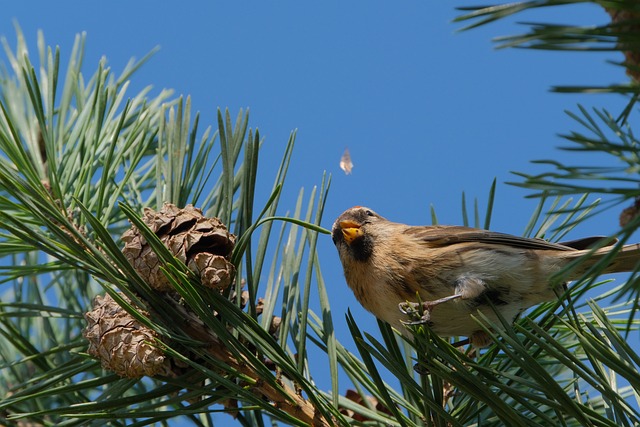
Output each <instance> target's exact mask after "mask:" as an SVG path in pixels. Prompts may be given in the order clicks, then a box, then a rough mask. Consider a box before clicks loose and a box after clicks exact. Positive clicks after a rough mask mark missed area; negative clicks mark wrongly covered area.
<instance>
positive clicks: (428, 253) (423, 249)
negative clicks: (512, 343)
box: [331, 206, 640, 348]
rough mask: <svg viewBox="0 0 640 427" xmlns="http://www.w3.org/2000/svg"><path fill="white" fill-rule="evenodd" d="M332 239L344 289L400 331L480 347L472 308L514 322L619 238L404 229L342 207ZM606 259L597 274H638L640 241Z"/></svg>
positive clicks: (484, 340) (483, 342)
mask: <svg viewBox="0 0 640 427" xmlns="http://www.w3.org/2000/svg"><path fill="white" fill-rule="evenodd" d="M331 236H332V240H333V243H334V244H335V246H336V248H337V251H338V256H339V258H340V261H341V263H342V267H343V270H344V276H345V279H346V282H347V284H348V286H349V287H350V288H351V290H352V291H353V293H354V295H355V297H356V299H357V300H358V301H359V302H360V304H361V305H362V306H363V307H364V308H365V309H367V310H368V311H370V312H371V313H373V314H374V315H375V316H376V317H377V318H378V319H380V320H383V321H385V322H387V323H389V324H390V325H391V326H392V327H394V328H395V329H397V330H399V331H400V332H402V333H403V334H404V335H405V336H407V337H411V332H410V331H409V330H408V328H407V327H406V325H415V324H422V325H425V326H426V327H428V328H430V329H431V330H432V331H433V332H434V333H435V334H437V335H439V336H441V337H453V336H458V337H468V339H467V340H466V341H467V342H469V343H470V344H471V345H472V346H473V347H477V348H482V347H486V346H488V345H490V344H491V342H492V340H491V339H490V337H489V335H488V334H487V333H486V332H485V331H484V330H483V329H482V328H481V327H480V326H479V324H478V323H477V321H476V320H475V319H474V316H477V314H478V313H479V312H480V313H482V314H483V315H484V316H486V317H487V318H488V319H489V320H490V321H491V322H493V323H494V324H499V323H500V322H499V319H500V317H502V318H504V319H506V320H507V321H509V322H510V323H511V322H513V321H514V319H515V318H516V317H517V316H518V315H519V314H520V313H521V312H523V311H524V310H525V309H527V308H529V307H532V306H534V305H537V304H540V303H542V302H546V301H552V300H554V299H556V298H557V297H558V292H557V288H558V286H562V285H563V284H564V283H566V282H568V281H571V280H576V279H578V278H579V277H580V276H581V275H583V274H584V273H585V272H586V271H588V269H589V268H590V267H592V266H593V265H595V264H596V263H597V262H598V261H600V260H602V259H603V258H605V257H607V256H609V255H611V252H612V251H613V250H614V243H615V242H616V240H615V239H610V238H606V237H602V236H595V237H587V238H583V239H578V240H574V241H570V242H564V243H552V242H549V241H546V240H544V239H540V238H526V237H517V236H513V235H510V234H505V233H499V232H494V231H489V230H484V229H478V228H471V227H465V226H457V225H433V226H411V225H406V224H402V223H397V222H392V221H389V220H387V219H386V218H384V217H382V216H380V215H379V214H377V213H376V212H374V211H373V210H372V209H369V208H367V207H364V206H355V207H352V208H350V209H347V210H346V211H345V212H343V213H342V214H341V215H340V216H339V217H338V218H337V219H336V221H335V222H334V224H333V226H332V229H331ZM599 246H601V247H599ZM610 258H611V259H610V260H609V263H608V264H607V266H606V267H605V269H604V273H617V272H629V271H635V270H636V268H637V267H638V265H639V262H640V245H638V244H632V245H625V246H623V247H622V248H620V249H619V251H618V253H616V254H615V256H612V257H610ZM578 259H582V261H581V262H579V263H577V265H576V266H575V267H574V268H570V269H567V270H566V271H563V269H564V268H565V267H567V265H569V264H570V263H571V262H573V261H575V260H578ZM560 272H562V273H563V274H564V275H563V276H562V278H561V280H559V279H558V278H557V277H556V276H557V275H558V274H559V273H560ZM496 312H498V313H499V316H498V314H497V313H496Z"/></svg>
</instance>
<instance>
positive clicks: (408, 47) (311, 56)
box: [0, 0, 626, 425]
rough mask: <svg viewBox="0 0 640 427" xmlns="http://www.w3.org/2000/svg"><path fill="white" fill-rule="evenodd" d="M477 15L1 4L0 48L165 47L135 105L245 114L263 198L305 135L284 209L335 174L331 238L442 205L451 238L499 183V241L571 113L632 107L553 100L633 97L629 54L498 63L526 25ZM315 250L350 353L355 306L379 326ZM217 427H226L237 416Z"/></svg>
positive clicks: (399, 9)
mask: <svg viewBox="0 0 640 427" xmlns="http://www.w3.org/2000/svg"><path fill="white" fill-rule="evenodd" d="M473 4H475V3H473V2H469V1H458V2H436V1H405V2H381V1H363V0H357V1H350V2H338V1H327V2H323V3H310V2H297V1H296V2H294V1H279V2H266V1H262V2H258V1H248V2H214V1H212V2H204V1H201V2H181V3H177V2H176V3H169V2H157V1H153V2H152V1H127V2H125V1H112V2H107V3H105V2H86V1H68V2H44V1H41V2H33V1H32V2H29V1H14V2H8V3H6V4H4V5H3V12H2V16H1V17H0V35H4V36H5V37H6V38H7V40H8V41H9V43H10V45H12V46H14V45H15V32H14V29H13V25H12V20H14V19H15V20H16V21H17V22H18V23H19V25H20V26H21V27H22V30H23V32H24V34H25V36H26V37H27V39H28V41H29V45H30V47H31V52H32V54H35V53H36V52H37V50H36V44H35V41H36V32H37V30H39V29H41V30H43V31H44V34H45V38H46V40H47V42H48V43H49V44H52V45H59V46H60V47H61V50H62V53H63V59H64V60H66V58H68V53H69V52H70V50H71V47H72V45H73V41H74V36H75V34H76V33H79V32H83V31H86V32H87V35H88V37H87V55H86V62H85V65H86V71H87V73H92V72H93V70H95V68H96V66H97V63H98V60H99V59H100V57H102V56H103V55H104V56H106V57H107V58H108V61H109V64H110V65H111V66H112V68H113V69H114V71H116V72H118V73H119V72H120V71H121V70H122V69H123V67H124V66H125V64H126V63H127V61H128V60H129V59H130V58H131V57H137V58H141V57H142V56H144V55H145V54H146V53H148V52H149V51H150V50H151V49H153V48H154V47H155V46H160V47H161V50H160V51H159V53H157V54H156V55H155V56H154V57H153V58H152V59H151V61H150V62H148V63H147V64H146V65H145V66H144V67H143V68H142V69H141V70H140V71H139V72H138V73H136V74H135V75H134V79H133V86H132V89H131V92H130V94H131V95H133V94H134V93H136V91H138V90H140V89H141V88H143V87H145V86H147V85H149V84H152V85H153V86H154V88H155V90H156V91H159V90H160V89H162V88H171V89H174V90H175V92H176V95H179V94H184V95H191V96H192V101H193V107H194V110H199V111H201V112H202V117H201V119H202V120H201V122H204V123H207V124H214V123H215V111H216V109H217V108H218V107H221V108H226V107H228V108H229V109H230V111H231V112H232V115H233V116H234V117H235V115H236V114H237V111H238V109H239V108H246V107H249V108H250V111H251V116H250V125H251V127H254V128H255V127H258V128H259V129H260V132H261V134H262V135H263V136H264V137H265V144H264V149H263V152H262V158H261V175H260V176H259V180H262V181H261V182H262V185H263V187H262V188H264V189H265V191H266V190H267V189H269V188H270V187H271V185H272V182H273V177H274V173H275V170H276V168H277V165H278V162H279V161H280V158H281V155H282V152H283V149H284V146H285V144H286V141H287V138H288V135H289V133H290V132H291V131H292V130H293V129H298V137H297V145H296V149H295V156H294V161H293V169H292V170H291V172H290V176H289V180H288V186H287V187H286V188H285V197H284V199H283V201H282V206H283V207H287V208H291V209H293V207H294V201H295V198H296V197H297V194H298V190H299V188H300V187H301V186H303V187H305V189H306V190H310V189H311V188H312V187H313V186H314V185H318V184H319V183H320V181H321V177H322V174H323V171H328V172H329V173H331V174H332V175H333V181H332V187H331V191H330V194H329V198H328V202H327V208H326V214H325V220H324V223H323V225H324V226H325V227H327V228H329V227H330V226H331V223H332V222H333V220H334V218H335V217H336V216H337V215H339V214H340V213H341V212H342V211H343V210H345V209H347V208H349V207H351V206H353V205H367V206H369V207H371V208H373V209H374V210H376V211H378V212H379V213H380V214H382V215H383V216H386V217H387V218H389V219H392V220H396V221H400V222H406V223H412V224H427V223H429V222H430V214H429V206H430V205H431V204H433V205H434V206H435V207H436V210H437V213H438V217H439V220H440V222H441V223H450V224H455V223H461V221H462V215H461V209H460V205H461V204H460V200H461V193H462V191H465V192H466V194H467V196H468V197H469V200H472V199H473V198H474V197H477V198H478V199H479V200H480V207H481V209H482V211H483V212H484V207H485V203H484V201H485V200H486V196H487V193H488V189H489V186H490V184H491V182H492V180H493V179H494V178H497V180H498V189H497V199H496V204H495V210H494V219H493V222H492V228H493V229H495V230H499V231H505V232H510V233H514V234H520V233H521V232H522V230H523V228H524V226H525V225H526V223H527V221H528V220H529V217H530V215H531V212H532V211H533V207H534V206H535V204H536V202H534V201H531V200H525V199H524V197H525V196H526V195H527V194H528V191H527V190H523V189H519V188H515V187H511V186H508V185H505V184H504V182H505V181H513V180H517V177H515V176H513V175H511V174H510V171H521V172H535V171H541V169H540V168H539V167H536V166H535V165H531V164H530V163H529V162H530V161H531V160H534V159H549V158H556V159H567V158H568V157H567V154H565V153H562V152H560V151H558V150H557V149H556V147H557V146H558V145H560V144H561V143H562V142H563V141H562V140H561V139H560V138H558V137H557V136H556V135H557V134H558V133H568V132H569V131H571V130H575V129H577V125H576V124H574V122H572V121H571V120H570V119H569V118H568V117H567V116H566V115H565V114H564V113H563V110H565V109H568V110H573V111H575V110H576V107H575V106H576V104H577V103H582V104H584V105H585V106H607V107H608V108H610V109H611V110H612V111H613V112H614V113H617V112H619V111H620V109H621V108H622V106H623V105H624V99H623V98H621V97H618V98H616V97H603V96H600V95H560V94H553V93H550V92H549V88H550V87H551V86H552V85H562V84H569V85H580V84H601V85H606V84H610V83H615V82H625V81H626V77H625V75H624V72H623V70H622V69H621V68H619V67H616V66H613V65H610V64H606V63H605V61H606V60H607V59H609V60H615V61H620V60H621V59H622V56H621V55H620V54H619V53H604V54H592V53H590V54H584V53H582V54H581V53H551V52H538V51H528V50H500V51H496V50H494V46H493V45H492V43H491V41H490V40H491V38H492V37H495V36H499V35H506V34H513V33H516V32H519V31H521V30H523V29H524V27H518V26H517V25H516V23H515V21H516V20H507V21H505V22H499V23H496V24H493V25H489V26H487V27H483V28H480V29H476V30H473V31H470V32H464V33H459V32H457V31H456V30H457V29H459V28H461V25H458V24H453V23H452V22H451V21H452V20H453V18H454V17H456V16H457V15H458V12H456V11H455V9H454V7H455V6H469V5H473ZM517 19H518V20H524V21H536V20H552V21H554V22H559V23H576V24H578V23H580V24H590V23H591V24H602V23H605V22H606V21H607V19H608V16H607V15H606V14H605V12H604V11H603V10H601V9H599V8H597V7H595V6H572V7H556V8H552V9H550V11H538V12H536V13H535V14H533V13H530V14H525V15H522V16H518V17H517ZM34 56H35V55H34ZM345 147H349V149H350V151H351V154H352V159H353V162H354V164H355V167H354V170H353V174H352V175H350V176H345V174H344V173H343V172H342V171H341V170H340V169H339V167H338V162H339V159H340V156H341V154H342V152H343V150H344V149H345ZM591 163H592V164H595V163H597V161H593V160H592V159H591ZM617 214H618V212H613V211H612V212H609V213H607V214H605V215H604V216H602V217H600V219H599V220H598V221H595V222H590V223H586V224H585V225H584V226H582V227H580V228H579V230H577V231H576V234H575V235H573V237H578V236H579V235H587V234H608V233H611V232H613V231H615V230H616V227H617ZM319 251H320V257H321V260H322V263H323V266H324V276H325V280H326V282H327V285H328V287H329V289H330V298H331V304H332V309H333V313H334V321H335V322H336V324H337V328H338V330H339V338H340V339H341V341H343V342H345V343H349V344H350V340H351V338H350V337H349V334H348V332H347V331H346V323H345V321H344V313H345V312H346V310H347V308H351V309H352V311H353V312H354V316H355V317H356V319H357V320H358V321H359V324H360V326H361V327H362V328H363V329H365V330H369V331H372V330H374V329H375V323H374V322H373V318H372V317H371V315H370V314H368V313H366V312H365V311H363V310H361V309H359V307H358V306H357V302H356V300H355V298H354V297H353V295H352V294H351V292H350V291H349V290H348V288H347V286H346V284H345V282H344V279H343V276H342V271H341V267H340V264H339V260H338V257H337V254H336V253H335V250H334V248H333V245H332V244H331V241H330V239H329V238H328V237H324V238H323V239H322V242H321V243H320V246H319ZM318 380H319V381H320V384H322V379H321V378H318ZM344 386H345V387H346V384H345V385H344ZM324 387H325V388H326V389H328V388H329V385H328V384H327V385H325V386H324ZM343 388H344V387H343ZM216 419H217V420H218V421H220V425H224V424H225V423H229V424H232V423H231V419H230V417H228V416H227V415H219V416H217V418H216Z"/></svg>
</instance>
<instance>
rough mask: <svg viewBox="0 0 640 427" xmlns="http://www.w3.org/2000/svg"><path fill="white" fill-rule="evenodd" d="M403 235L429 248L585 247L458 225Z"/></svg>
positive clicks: (417, 229)
mask: <svg viewBox="0 0 640 427" xmlns="http://www.w3.org/2000/svg"><path fill="white" fill-rule="evenodd" d="M405 233H406V234H407V235H410V236H413V237H415V238H416V239H419V240H421V241H422V242H423V243H425V244H426V245H428V246H431V247H437V246H448V245H455V244H458V243H471V242H478V243H487V244H494V245H506V246H511V247H515V248H523V249H541V250H556V251H573V250H576V249H578V248H582V247H584V246H585V244H584V242H583V240H582V239H581V240H579V241H573V242H569V243H570V244H561V243H552V242H548V241H546V240H543V239H538V238H533V239H532V238H527V237H517V236H512V235H510V234H505V233H497V232H495V231H489V230H482V229H479V228H471V227H463V226H458V225H435V226H424V227H408V228H407V229H406V230H405ZM593 239H594V238H587V239H584V241H587V242H588V243H589V245H588V246H590V244H592V243H593Z"/></svg>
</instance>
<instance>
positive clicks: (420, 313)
mask: <svg viewBox="0 0 640 427" xmlns="http://www.w3.org/2000/svg"><path fill="white" fill-rule="evenodd" d="M461 297H462V295H460V294H455V295H450V296H448V297H444V298H440V299H437V300H435V301H424V302H409V301H405V302H401V303H400V304H398V309H399V310H400V312H401V313H402V314H404V315H406V316H408V317H409V318H410V319H411V320H409V321H407V322H405V321H402V323H403V324H405V325H424V324H425V323H430V322H431V311H432V310H433V309H434V308H435V306H436V305H438V304H442V303H443V302H447V301H451V300H454V299H457V298H461Z"/></svg>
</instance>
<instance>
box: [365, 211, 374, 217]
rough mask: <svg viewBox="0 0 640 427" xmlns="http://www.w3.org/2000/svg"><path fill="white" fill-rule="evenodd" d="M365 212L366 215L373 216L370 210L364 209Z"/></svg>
mask: <svg viewBox="0 0 640 427" xmlns="http://www.w3.org/2000/svg"><path fill="white" fill-rule="evenodd" d="M365 213H366V214H367V216H373V212H371V211H369V210H368V211H365Z"/></svg>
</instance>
